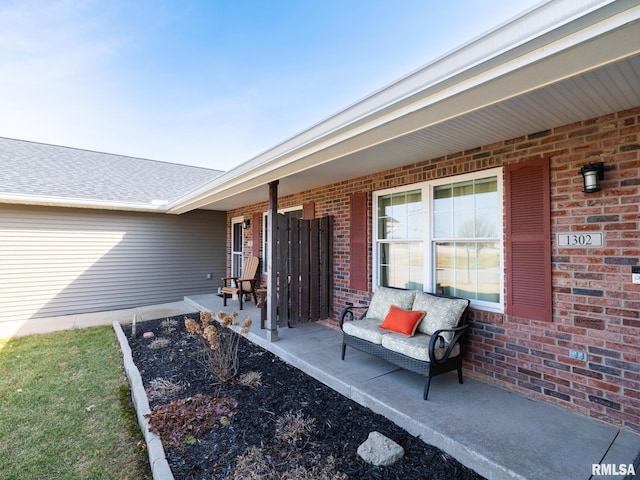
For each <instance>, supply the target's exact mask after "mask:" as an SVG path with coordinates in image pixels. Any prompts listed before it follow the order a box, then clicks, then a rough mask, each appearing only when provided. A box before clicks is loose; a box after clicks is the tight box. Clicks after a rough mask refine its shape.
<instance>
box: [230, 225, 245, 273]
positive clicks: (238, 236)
mask: <svg viewBox="0 0 640 480" xmlns="http://www.w3.org/2000/svg"><path fill="white" fill-rule="evenodd" d="M243 221H244V218H243V217H236V218H233V219H232V220H231V276H232V277H239V276H240V275H241V273H242V222H243Z"/></svg>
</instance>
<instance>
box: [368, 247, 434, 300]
mask: <svg viewBox="0 0 640 480" xmlns="http://www.w3.org/2000/svg"><path fill="white" fill-rule="evenodd" d="M378 259H379V272H380V275H379V277H380V285H382V286H385V287H400V288H420V289H421V288H422V286H423V284H424V279H423V277H424V275H423V271H424V269H423V265H424V254H423V243H422V242H408V243H381V244H379V247H378Z"/></svg>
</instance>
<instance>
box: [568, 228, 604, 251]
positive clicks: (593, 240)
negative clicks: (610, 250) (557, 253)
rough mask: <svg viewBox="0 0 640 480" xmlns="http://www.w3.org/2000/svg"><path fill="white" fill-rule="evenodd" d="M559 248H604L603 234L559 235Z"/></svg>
mask: <svg viewBox="0 0 640 480" xmlns="http://www.w3.org/2000/svg"><path fill="white" fill-rule="evenodd" d="M557 244H558V247H569V248H593V247H602V233H597V232H589V233H575V232H570V233H558V242H557Z"/></svg>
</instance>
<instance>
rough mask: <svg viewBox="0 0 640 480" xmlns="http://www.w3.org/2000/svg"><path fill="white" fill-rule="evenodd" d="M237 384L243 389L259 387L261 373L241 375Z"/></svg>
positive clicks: (254, 372)
mask: <svg viewBox="0 0 640 480" xmlns="http://www.w3.org/2000/svg"><path fill="white" fill-rule="evenodd" d="M238 382H239V383H240V385H242V386H244V387H253V388H255V387H259V386H260V385H262V373H260V372H256V371H253V372H247V373H243V374H242V375H240V378H238Z"/></svg>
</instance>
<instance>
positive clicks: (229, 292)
mask: <svg viewBox="0 0 640 480" xmlns="http://www.w3.org/2000/svg"><path fill="white" fill-rule="evenodd" d="M259 263H260V260H259V259H258V257H250V258H248V259H247V260H246V261H245V262H244V265H243V267H242V274H241V275H240V276H239V277H223V278H222V281H223V282H224V285H223V287H222V288H221V289H220V293H222V299H223V303H224V306H225V307H226V306H227V296H233V295H238V300H239V301H240V310H242V300H243V297H244V295H245V294H247V293H250V294H252V295H253V301H254V303H255V304H256V305H257V304H258V296H257V294H256V283H258V279H257V278H256V273H257V272H258V264H259ZM232 282H233V284H232Z"/></svg>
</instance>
